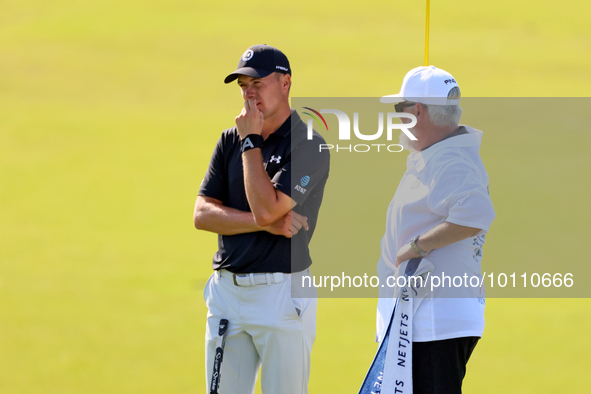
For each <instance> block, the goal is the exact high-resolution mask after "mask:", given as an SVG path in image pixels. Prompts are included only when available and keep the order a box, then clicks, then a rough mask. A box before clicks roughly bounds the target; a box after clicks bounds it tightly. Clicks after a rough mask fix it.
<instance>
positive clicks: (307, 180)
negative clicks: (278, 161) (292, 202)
mask: <svg viewBox="0 0 591 394" xmlns="http://www.w3.org/2000/svg"><path fill="white" fill-rule="evenodd" d="M309 182H310V177H309V176H308V175H306V176H303V177H302V179H300V184H301V185H302V186H306V185H307V184H308V183H309Z"/></svg>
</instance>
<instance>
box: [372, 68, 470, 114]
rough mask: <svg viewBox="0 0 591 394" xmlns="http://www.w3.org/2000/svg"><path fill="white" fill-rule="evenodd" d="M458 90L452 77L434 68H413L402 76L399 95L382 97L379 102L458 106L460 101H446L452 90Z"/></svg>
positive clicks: (457, 99)
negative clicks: (410, 102)
mask: <svg viewBox="0 0 591 394" xmlns="http://www.w3.org/2000/svg"><path fill="white" fill-rule="evenodd" d="M455 87H457V88H459V86H458V83H457V82H456V80H455V79H454V77H453V76H452V75H451V74H450V73H448V72H447V71H444V70H442V69H440V68H437V67H435V66H421V67H417V68H413V69H412V70H410V71H409V72H408V73H406V75H405V76H404V80H403V81H402V86H401V87H400V93H398V94H391V95H389V96H384V97H382V98H381V99H380V102H382V103H385V104H388V103H400V102H403V101H412V102H418V103H421V104H427V105H429V104H430V105H458V104H459V103H460V99H459V98H456V99H448V98H447V96H448V93H449V91H450V90H452V89H453V88H455Z"/></svg>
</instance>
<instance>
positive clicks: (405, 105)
mask: <svg viewBox="0 0 591 394" xmlns="http://www.w3.org/2000/svg"><path fill="white" fill-rule="evenodd" d="M415 105H417V103H413V102H411V101H405V102H402V103H397V104H394V109H395V110H396V112H403V111H402V110H403V109H404V108H409V107H414V106H415Z"/></svg>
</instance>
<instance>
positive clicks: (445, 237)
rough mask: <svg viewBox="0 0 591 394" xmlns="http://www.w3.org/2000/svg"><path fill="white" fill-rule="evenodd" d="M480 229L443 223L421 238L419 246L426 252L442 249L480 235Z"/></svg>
mask: <svg viewBox="0 0 591 394" xmlns="http://www.w3.org/2000/svg"><path fill="white" fill-rule="evenodd" d="M479 231H480V229H478V228H474V227H467V226H460V225H459V224H454V223H449V222H443V223H440V224H438V225H437V226H435V227H433V228H432V229H430V230H428V231H427V232H425V233H424V234H422V235H421V236H420V237H419V240H418V241H417V242H416V244H417V246H418V247H419V248H420V249H421V250H424V251H425V252H430V251H432V250H433V249H440V248H443V247H445V246H447V245H451V244H453V243H456V242H459V241H462V240H464V239H466V238H470V237H473V236H475V235H476V234H478V232H479Z"/></svg>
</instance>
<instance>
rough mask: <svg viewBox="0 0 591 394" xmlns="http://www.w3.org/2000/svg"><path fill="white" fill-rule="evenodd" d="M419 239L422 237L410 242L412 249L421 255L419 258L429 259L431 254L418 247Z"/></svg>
mask: <svg viewBox="0 0 591 394" xmlns="http://www.w3.org/2000/svg"><path fill="white" fill-rule="evenodd" d="M419 237H420V235H417V236H416V237H414V238H413V239H411V240H410V247H411V248H413V250H414V251H415V252H417V253H418V254H419V256H421V257H427V255H428V254H429V252H425V251H424V250H423V249H421V248H419V247H418V246H417V241H418V240H419Z"/></svg>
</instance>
